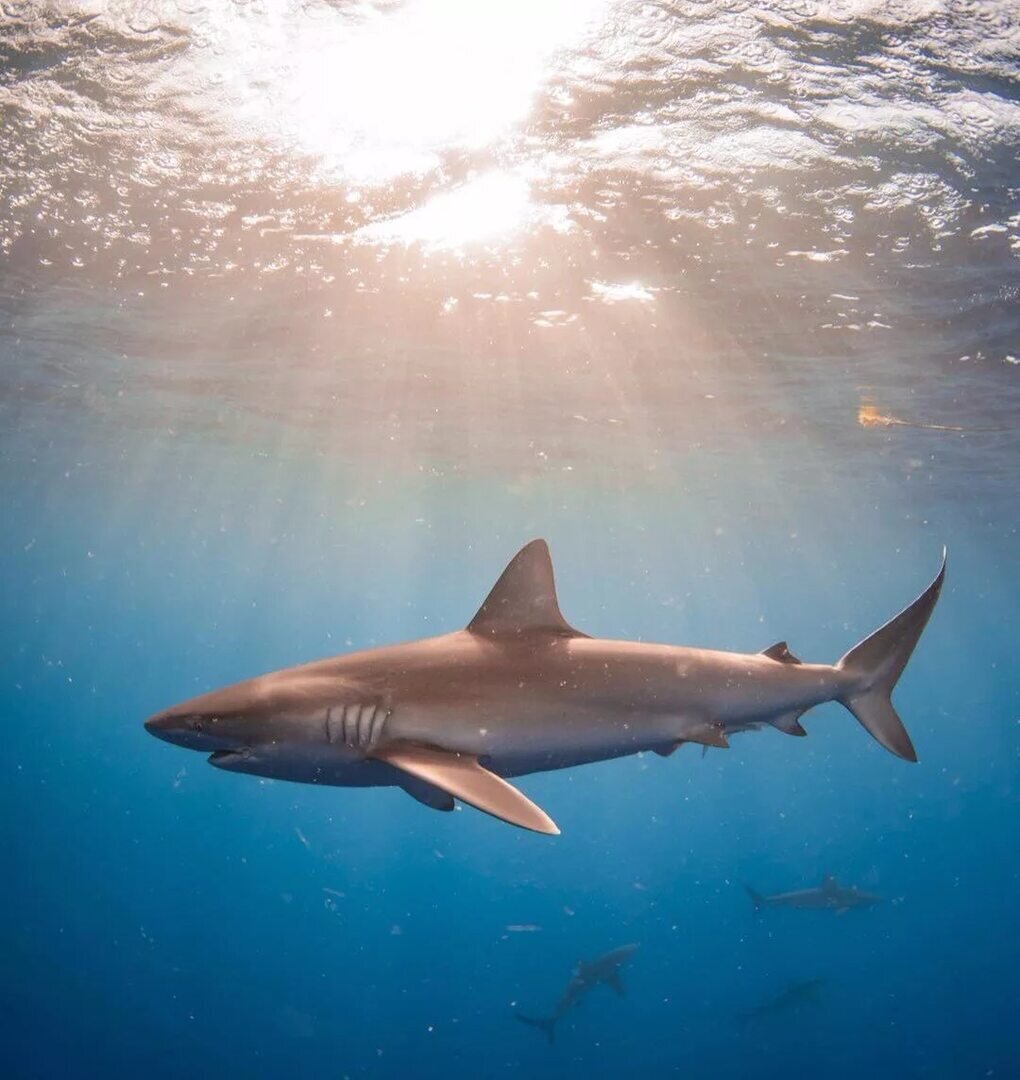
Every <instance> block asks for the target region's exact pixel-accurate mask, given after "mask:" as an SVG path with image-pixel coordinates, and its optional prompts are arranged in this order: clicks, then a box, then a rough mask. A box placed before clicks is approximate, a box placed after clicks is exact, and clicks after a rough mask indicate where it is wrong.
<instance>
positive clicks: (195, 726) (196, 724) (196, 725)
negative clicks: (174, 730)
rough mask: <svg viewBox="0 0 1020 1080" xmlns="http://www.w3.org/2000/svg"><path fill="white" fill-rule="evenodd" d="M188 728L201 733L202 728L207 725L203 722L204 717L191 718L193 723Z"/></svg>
mask: <svg viewBox="0 0 1020 1080" xmlns="http://www.w3.org/2000/svg"><path fill="white" fill-rule="evenodd" d="M188 726H189V727H190V728H191V730H192V731H201V730H202V728H204V727H205V724H204V723H203V722H202V717H200V716H193V717H192V718H191V723H190V724H189V725H188Z"/></svg>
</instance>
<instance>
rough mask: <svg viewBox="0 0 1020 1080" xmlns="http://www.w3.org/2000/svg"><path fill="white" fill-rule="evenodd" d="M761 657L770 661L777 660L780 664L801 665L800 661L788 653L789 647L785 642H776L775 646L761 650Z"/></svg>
mask: <svg viewBox="0 0 1020 1080" xmlns="http://www.w3.org/2000/svg"><path fill="white" fill-rule="evenodd" d="M761 655H762V656H767V657H768V658H769V659H770V660H778V661H779V662H780V663H781V664H800V663H803V661H802V660H800V659H799V658H798V657H796V656H794V655H793V653H792V652H790V646H789V645H787V644H786V642H785V641H777V642H776V643H775V645H770V646H769V647H768V648H767V649H762V651H761Z"/></svg>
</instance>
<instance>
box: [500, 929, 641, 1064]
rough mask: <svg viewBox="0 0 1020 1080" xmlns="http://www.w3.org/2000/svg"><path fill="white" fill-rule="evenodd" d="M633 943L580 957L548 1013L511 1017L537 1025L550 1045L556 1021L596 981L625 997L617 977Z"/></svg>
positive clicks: (631, 950)
mask: <svg viewBox="0 0 1020 1080" xmlns="http://www.w3.org/2000/svg"><path fill="white" fill-rule="evenodd" d="M637 950H638V946H637V945H621V946H620V948H618V949H613V951H612V952H607V953H605V954H604V955H603V956H600V957H598V958H597V959H595V960H590V961H585V960H581V961H580V962H579V963H578V965H577V967H575V968H574V971H573V974H572V975H571V976H570V982H569V983H567V988H566V990H564V991H563V995H562V997H561V998H560V1000H559V1001H558V1002H556V1008H555V1009H553V1012H552V1016H524V1015H523V1014H522V1013H514V1016H516V1017H517V1019H518V1020H520V1022H521V1023H522V1024H528V1025H530V1026H531V1027H537V1028H540V1029H541V1030H542V1031H544V1032H545V1035H546V1038H547V1039H548V1040H549V1042H550V1044H552V1043H554V1042H555V1041H556V1024H557V1023H558V1022H559V1020H560V1019H561V1018H562V1017H563V1015H564V1013H567V1012H569V1011H570V1010H571V1009H572V1008H574V1006H575V1005H579V1004H580V1003H581V1000H582V998H584V997H585V996H586V995H587V994H589V993H590V992H591V991H592V990H594V989H595V987H596V986H598V985H599V984H600V983H605V985H606V986H611V987H612V988H613V989H614V990H615V991H616V993H617V994H618V995H619V996H620V997H626V996H627V992H626V990H624V988H623V980H622V979H621V978H620V968H621V967H622V966H623V965H624V964H626V963H627V961H628V960H630V958H631V957H632V956H633V955H634V953H635V952H637Z"/></svg>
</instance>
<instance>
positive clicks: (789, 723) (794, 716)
mask: <svg viewBox="0 0 1020 1080" xmlns="http://www.w3.org/2000/svg"><path fill="white" fill-rule="evenodd" d="M806 711H807V710H806V709H793V710H792V711H791V712H788V713H782V714H781V715H780V716H776V717H773V718H772V720H770V721H769V723H770V724H771V725H772V726H773V727H774V728H775V729H776V730H777V731H782V732H783V733H784V734H785V735H806V734H807V732H806V731H805V730H804V728H803V727H802V726H801V723H800V718H801V717H802V716H803V715H804V713H805V712H806Z"/></svg>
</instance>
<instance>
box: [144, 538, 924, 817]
mask: <svg viewBox="0 0 1020 1080" xmlns="http://www.w3.org/2000/svg"><path fill="white" fill-rule="evenodd" d="M944 576H945V555H944V554H943V561H942V568H941V569H940V570H939V573H938V576H937V577H936V578H935V580H934V581H933V582H932V584H931V585H930V586H929V587H928V588H927V589H926V590H925V592H924V593H922V594H921V596H920V597H918V599H917V600H915V601H914V603H912V604H911V605H910V606H909V607H908V608H906V609H905V610H904V611H903V612H901V613H900V614H899V615H897V616H896V617H895V618H894V619H893V620H892V621H891V622H888V623H886V625H885V626H883V627H882V628H881V629H880V630H877V631H876V632H875V633H874V634H872V635H871V636H870V637H868V638H866V639H865V640H864V641H863V642H861V644H859V645H858V646H856V647H855V648H853V649H851V650H850V652H848V653H847V654H846V656H844V657H843V659H842V660H840V661H839V662H838V663H837V664H835V665H834V666H831V667H830V666H829V665H827V664H804V663H801V661H800V660H798V659H797V658H796V657H795V656H794V655H793V654H792V653H791V652H790V650H789V649H788V648H787V646H786V643H785V642H779V643H778V644H776V645H773V646H772V647H771V648H769V649H766V650H765V651H764V652H762V653H757V654H754V655H744V654H740V653H727V652H712V651H709V650H706V649H689V648H683V647H678V646H672V645H648V644H644V643H640V642H633V641H607V640H601V639H598V638H591V637H589V636H588V635H587V634H582V633H580V632H579V631H577V630H575V629H574V628H573V627H572V626H570V625H569V624H568V623H567V621H566V620H565V619H564V618H563V616H562V615H561V614H560V609H559V604H558V603H557V600H556V589H555V586H554V583H553V571H552V563H551V561H550V559H549V549H548V548H547V547H546V545H545V542H544V541H543V540H534V541H532V542H531V543H530V544H528V545H527V546H526V547H525V548H523V549H522V550H521V551H520V552H519V553H518V554H517V555H516V557H515V558H514V559H513V561H512V562H511V563H510V565H509V566H508V567H507V568H506V570H505V571H504V572H503V575H502V577H500V579H499V581H497V582H496V585H495V587H494V588H493V590H492V592H491V593H489V596H488V598H487V599H486V601H485V603H484V604H482V606H481V608H480V609H479V611H478V613H477V614H476V615H475V617H474V618H473V619H472V620H471V622H470V623H468V626H467V628H466V629H465V630H458V631H456V632H455V633H452V634H445V635H443V636H442V637H434V638H428V639H426V640H423V641H416V642H412V643H410V644H406V645H393V646H387V647H384V648H378V649H371V650H368V651H366V652H356V653H351V654H349V655H347V656H339V657H334V658H333V659H330V660H320V661H317V662H315V663H311V664H305V665H303V666H301V667H294V668H287V669H285V670H283V671H277V672H273V673H272V674H269V675H263V676H261V677H259V678H255V679H251V680H249V681H247V682H242V683H237V684H236V685H234V686H229V687H227V688H226V689H223V690H216V691H213V692H212V693H209V694H204V695H203V696H201V697H197V698H194V699H192V700H191V701H186V702H184V704H182V705H177V706H175V707H174V708H171V709H167V710H166V711H165V712H161V713H158V714H157V715H155V716H153V717H151V718H150V719H149V720H147V721H146V723H145V727H146V729H147V730H148V731H150V732H151V733H152V734H153V735H156V736H158V737H159V738H161V739H165V740H166V741H167V742H171V743H175V744H177V745H178V746H183V747H187V748H189V749H192V750H200V751H203V752H207V753H210V757H209V761H210V763H211V764H213V765H215V766H217V767H218V768H220V769H226V770H228V771H230V772H238V773H251V774H254V775H257V776H270V777H276V778H279V779H282V780H294V781H299V782H304V783H311V784H332V785H338V786H346V787H373V786H399V787H402V788H403V789H404V790H405V791H407V792H408V793H409V794H411V795H413V796H414V797H415V798H416V799H418V800H419V801H420V802H422V803H424V804H425V805H427V806H431V807H433V808H434V809H437V810H452V809H453V806H454V799H455V798H457V799H461V800H463V801H464V802H466V803H470V804H471V805H472V806H475V807H477V808H478V809H479V810H484V811H485V812H486V813H489V814H493V815H494V816H495V817H498V818H502V819H503V820H504V821H507V822H510V823H511V824H514V825H519V826H521V827H523V828H526V829H533V830H535V831H536V832H542V833H558V832H559V829H557V827H556V825H555V824H554V823H553V821H552V820H551V819H550V818H549V816H548V815H547V814H546V813H545V812H544V811H543V810H541V809H540V808H539V807H538V806H536V805H535V804H534V803H533V802H532V801H531V800H530V799H528V798H527V797H526V796H525V795H523V794H522V793H521V792H520V791H518V790H517V788H515V787H513V786H512V785H511V784H509V783H508V782H507V781H506V779H505V777H512V776H522V775H525V774H527V773H533V772H542V771H545V770H550V769H565V768H569V767H571V766H574V765H583V764H586V763H588V762H593V761H601V760H605V759H607V758H616V757H622V756H624V755H627V754H634V753H638V752H639V751H642V750H654V751H655V752H656V753H659V754H662V755H664V756H666V755H669V754H671V753H672V752H673V751H674V750H675V749H676V748H677V747H678V746H680V745H681V744H682V743H685V742H694V743H701V744H702V745H706V746H721V747H724V746H727V745H728V742H727V738H726V736H727V733H728V732H733V731H743V730H746V729H747V728H748V727H749V726H751V725H754V724H759V723H761V724H768V725H770V726H772V727H774V728H778V729H779V730H780V731H783V732H786V733H787V734H788V735H804V734H806V732H805V731H804V729H803V727H801V725H800V722H799V718H800V716H801V715H802V714H803V713H804V712H805V711H807V710H808V709H810V708H811V707H812V706H814V705H819V704H821V703H822V702H826V701H833V700H835V701H839V702H842V704H843V705H845V706H846V707H847V708H848V709H849V710H850V712H852V713H853V715H854V716H856V717H857V719H858V720H859V721H860V723H861V724H863V725H864V727H865V728H866V729H867V730H868V731H869V732H870V733H871V734H872V735H873V736H874V737H875V738H876V739H877V740H878V741H879V742H880V743H881V744H882V745H883V746H884V747H885V748H886V749H887V750H890V751H892V753H894V754H898V755H899V756H900V757H902V758H905V759H906V760H908V761H916V760H917V756H916V754H915V753H914V747H913V746H912V744H911V742H910V737H909V736H908V735H907V732H906V729H905V728H904V727H903V724H902V723H901V722H900V719H899V717H898V716H897V715H896V712H895V710H894V709H893V706H892V703H891V701H890V699H889V695H890V692H891V691H892V689H893V687H894V686H895V685H896V680H897V679H898V678H899V677H900V673H901V672H902V671H903V668H904V666H905V665H906V663H907V660H908V659H909V657H910V654H911V652H912V651H913V649H914V646H915V645H916V644H917V640H918V638H919V637H920V635H921V631H922V630H923V629H924V626H925V624H926V623H927V622H928V618H929V616H930V615H931V612H932V609H933V608H934V606H935V602H936V601H937V599H938V596H939V590H940V589H941V587H942V581H943V578H944Z"/></svg>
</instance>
